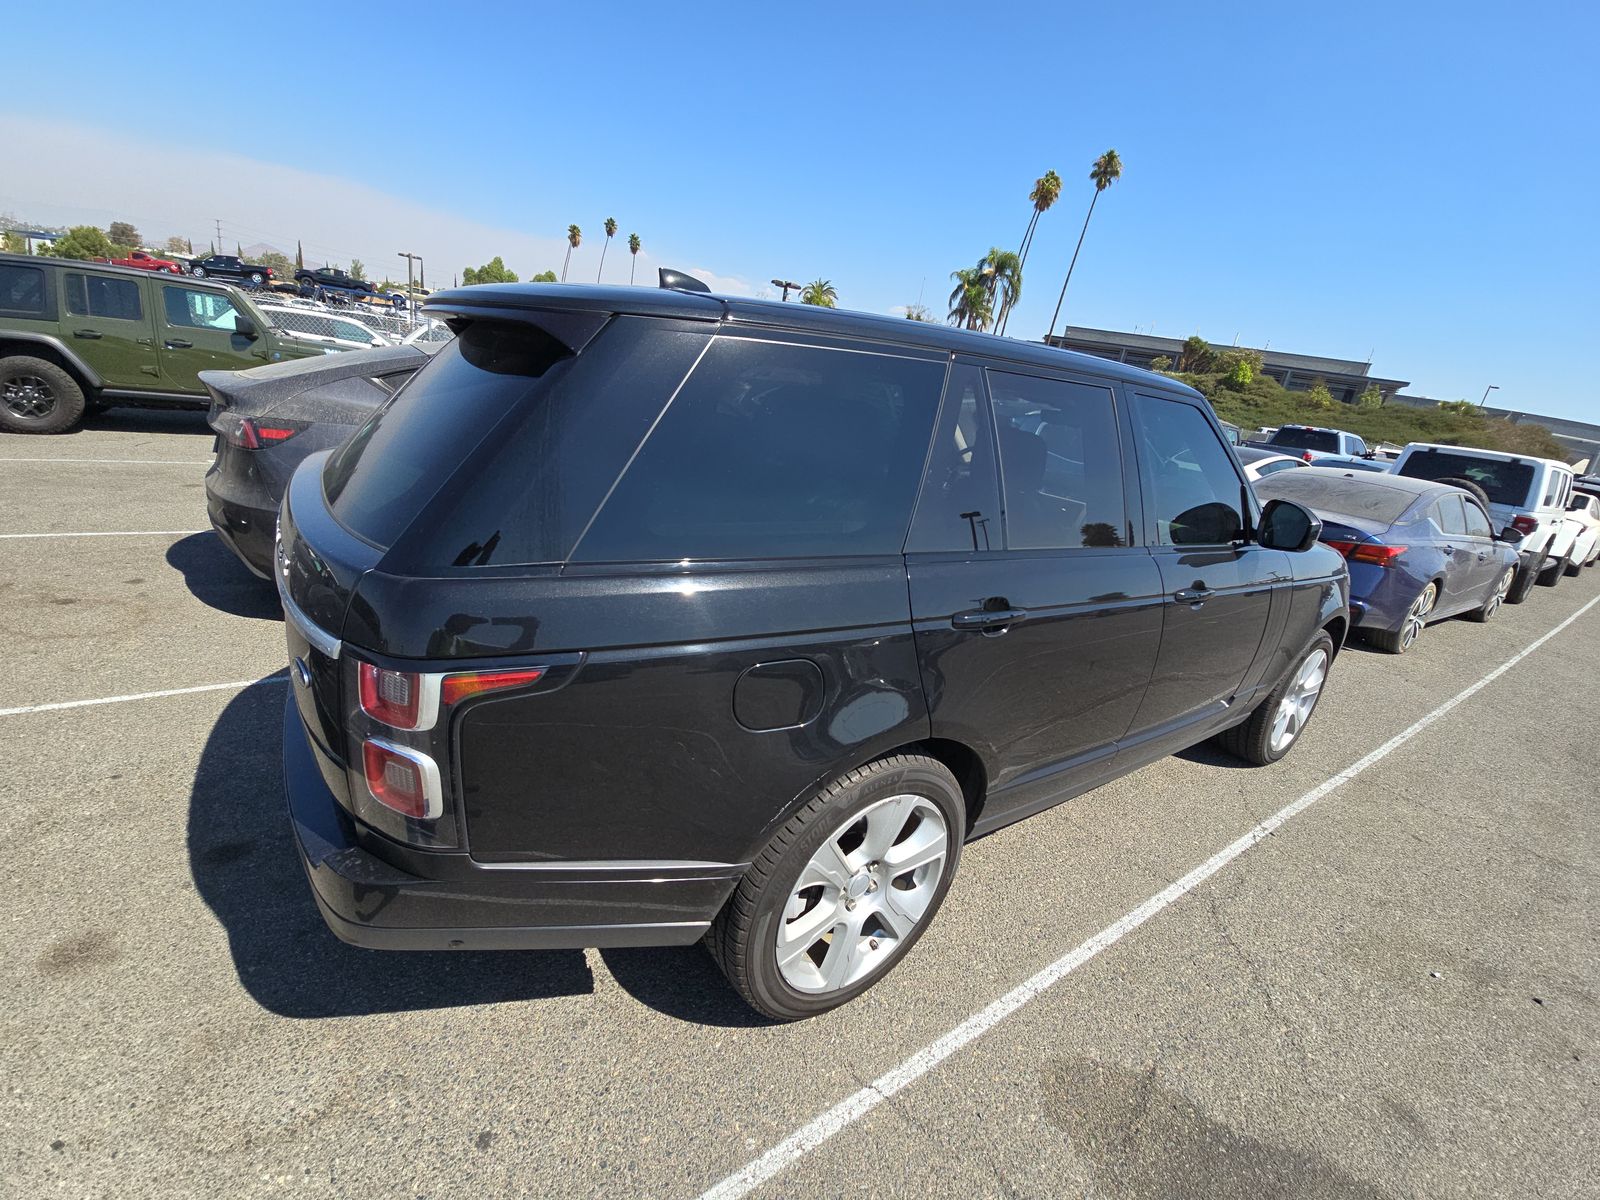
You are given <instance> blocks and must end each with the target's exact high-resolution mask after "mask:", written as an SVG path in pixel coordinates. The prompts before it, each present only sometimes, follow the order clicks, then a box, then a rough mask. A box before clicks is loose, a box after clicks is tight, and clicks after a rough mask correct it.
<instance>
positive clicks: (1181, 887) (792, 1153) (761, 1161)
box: [700, 596, 1600, 1200]
mask: <svg viewBox="0 0 1600 1200" xmlns="http://www.w3.org/2000/svg"><path fill="white" fill-rule="evenodd" d="M1596 604H1600V596H1596V597H1595V598H1594V599H1593V600H1590V601H1589V603H1587V604H1585V605H1584V606H1583V607H1582V608H1580V609H1579V610H1578V611H1577V612H1575V613H1573V614H1572V615H1571V616H1570V617H1568V618H1567V619H1566V620H1565V621H1563V622H1561V624H1559V625H1557V626H1556V627H1555V628H1554V629H1552V630H1550V631H1549V632H1548V633H1546V634H1545V635H1544V636H1543V637H1540V638H1538V639H1537V640H1535V641H1533V642H1531V643H1529V644H1528V645H1527V646H1525V647H1524V648H1523V649H1522V650H1520V651H1519V652H1518V653H1516V654H1514V655H1512V656H1511V657H1510V658H1508V659H1507V660H1506V661H1505V662H1503V663H1501V664H1500V665H1499V666H1498V667H1496V668H1495V669H1494V670H1492V671H1490V672H1489V673H1488V674H1487V675H1485V676H1484V677H1483V678H1482V679H1480V680H1478V682H1476V683H1474V684H1472V685H1471V686H1470V687H1468V688H1465V689H1463V690H1462V691H1459V692H1457V693H1456V694H1455V695H1454V696H1452V697H1451V698H1450V699H1448V700H1446V701H1445V702H1444V703H1443V704H1441V705H1439V707H1438V708H1436V709H1434V710H1433V711H1432V712H1430V713H1428V714H1427V715H1426V716H1424V717H1422V718H1420V719H1419V720H1417V721H1416V722H1415V723H1413V724H1411V725H1409V726H1407V727H1406V728H1405V729H1403V730H1401V731H1400V732H1399V733H1397V734H1395V735H1394V737H1392V738H1390V739H1389V740H1388V741H1387V742H1384V743H1383V745H1381V746H1379V747H1378V748H1377V749H1376V750H1374V751H1372V752H1371V753H1370V754H1368V755H1366V756H1365V757H1364V758H1360V759H1357V760H1356V761H1355V762H1354V763H1352V764H1351V765H1350V766H1348V767H1346V768H1345V769H1344V770H1343V771H1340V772H1339V773H1338V774H1337V775H1334V776H1332V777H1331V778H1329V779H1326V780H1324V781H1323V782H1322V783H1320V784H1318V785H1317V786H1316V787H1314V788H1312V789H1311V790H1310V791H1309V792H1307V793H1306V794H1305V795H1303V796H1301V797H1300V798H1299V799H1298V800H1296V801H1295V802H1294V803H1292V804H1290V805H1288V806H1287V807H1285V808H1282V809H1279V810H1278V811H1277V812H1276V813H1274V814H1273V815H1272V816H1270V817H1268V818H1267V819H1266V820H1265V821H1262V822H1261V824H1259V825H1257V826H1256V827H1255V828H1254V829H1251V830H1250V831H1249V832H1247V833H1246V834H1244V836H1243V837H1240V838H1239V839H1238V840H1237V841H1235V842H1233V843H1231V844H1230V845H1228V846H1226V847H1224V848H1223V849H1222V850H1219V851H1218V852H1217V853H1216V854H1214V855H1212V856H1211V857H1210V858H1208V859H1206V861H1205V862H1203V863H1201V864H1200V865H1199V866H1198V867H1196V868H1195V869H1194V870H1192V871H1190V872H1189V873H1188V874H1187V875H1185V876H1183V878H1181V879H1178V880H1176V881H1175V882H1173V883H1172V884H1170V885H1168V886H1167V887H1166V888H1164V889H1163V890H1161V891H1159V892H1157V893H1156V894H1155V895H1154V896H1151V897H1150V898H1149V899H1148V900H1146V901H1145V902H1144V903H1143V904H1141V905H1139V907H1138V908H1135V909H1134V910H1133V911H1132V912H1129V913H1127V914H1126V915H1125V916H1123V917H1122V918H1120V919H1119V920H1117V921H1114V922H1112V923H1111V924H1110V925H1107V926H1106V927H1105V928H1104V929H1102V930H1101V931H1100V932H1099V933H1097V934H1095V935H1094V936H1093V937H1091V938H1090V939H1089V940H1088V941H1086V942H1083V943H1082V944H1080V945H1078V946H1077V947H1075V948H1074V949H1072V950H1071V951H1069V952H1068V953H1067V954H1065V955H1063V956H1062V957H1061V958H1058V959H1057V960H1056V961H1055V962H1053V963H1051V964H1050V965H1049V966H1048V967H1045V968H1044V969H1043V970H1042V971H1040V972H1039V973H1038V974H1037V975H1034V976H1033V977H1032V978H1031V979H1028V980H1026V981H1025V982H1023V983H1021V984H1018V985H1017V986H1016V987H1014V988H1012V989H1011V991H1009V992H1007V993H1006V994H1005V995H1004V996H1001V997H1000V998H999V999H998V1000H996V1001H995V1002H994V1003H992V1004H990V1005H989V1006H988V1007H987V1008H985V1009H983V1010H982V1011H981V1012H978V1013H975V1014H974V1015H972V1016H970V1017H968V1018H967V1019H966V1020H965V1021H963V1022H962V1023H961V1024H959V1025H957V1026H956V1027H955V1028H954V1029H952V1030H951V1031H950V1032H949V1033H946V1034H945V1035H944V1036H943V1037H940V1038H938V1039H937V1040H936V1041H933V1042H930V1043H928V1045H926V1046H924V1047H923V1048H922V1049H921V1050H919V1051H917V1052H916V1053H915V1054H913V1055H912V1056H911V1057H910V1058H908V1059H906V1060H905V1061H904V1062H903V1063H901V1064H900V1065H899V1066H898V1067H895V1068H894V1069H893V1070H892V1071H890V1072H888V1073H887V1074H885V1075H880V1076H879V1077H878V1078H877V1079H875V1080H873V1081H872V1082H871V1083H869V1084H868V1085H867V1086H866V1087H864V1088H862V1089H861V1090H860V1091H858V1092H856V1093H855V1094H854V1095H851V1096H849V1097H847V1098H845V1099H844V1100H842V1101H840V1102H839V1103H838V1104H836V1105H834V1106H833V1107H832V1108H830V1109H829V1110H828V1111H827V1112H825V1113H823V1114H822V1115H821V1116H819V1117H817V1118H816V1119H814V1120H812V1121H810V1122H809V1123H807V1124H805V1125H803V1126H801V1127H800V1128H799V1129H797V1130H795V1132H794V1133H792V1134H790V1135H789V1136H788V1137H786V1138H785V1139H784V1140H783V1141H781V1142H779V1143H778V1144H777V1145H776V1146H774V1147H773V1148H772V1149H770V1150H768V1151H767V1152H766V1153H765V1154H763V1155H761V1156H760V1157H759V1158H757V1159H754V1160H753V1161H751V1162H750V1163H748V1164H746V1165H745V1166H744V1167H742V1168H740V1169H739V1170H738V1171H735V1172H734V1173H733V1174H732V1175H729V1176H728V1177H727V1178H726V1179H724V1180H723V1181H722V1182H721V1183H718V1184H716V1185H715V1186H713V1187H711V1188H710V1189H708V1190H707V1191H705V1192H703V1193H701V1196H700V1200H738V1198H739V1197H742V1196H747V1195H749V1194H750V1193H751V1192H752V1191H754V1190H755V1189H756V1188H758V1187H760V1186H761V1185H762V1184H763V1183H765V1182H766V1181H767V1180H769V1179H771V1178H773V1177H774V1176H776V1175H778V1174H779V1173H780V1172H782V1171H783V1170H785V1169H786V1168H787V1167H789V1166H790V1165H791V1164H792V1163H794V1162H796V1161H798V1160H799V1159H800V1158H802V1157H804V1156H805V1155H806V1154H808V1153H810V1152H811V1151H812V1150H815V1149H816V1148H817V1147H818V1146H820V1145H822V1143H823V1142H826V1141H827V1140H828V1139H829V1138H831V1137H833V1136H834V1134H836V1133H839V1132H841V1131H843V1130H844V1129H846V1128H848V1127H849V1126H850V1125H851V1124H852V1123H853V1122H855V1121H858V1120H860V1119H861V1118H862V1117H863V1116H865V1115H866V1114H867V1113H869V1112H871V1111H872V1110H873V1109H874V1108H876V1107H877V1106H878V1105H880V1104H882V1103H883V1102H884V1101H885V1100H887V1099H888V1098H889V1097H890V1096H893V1095H894V1094H895V1093H896V1092H898V1091H900V1090H902V1089H903V1088H906V1087H908V1086H910V1085H911V1084H913V1083H915V1082H916V1081H917V1080H918V1079H920V1078H922V1076H924V1075H926V1074H927V1073H928V1072H929V1071H931V1070H933V1068H934V1067H936V1066H938V1065H939V1064H940V1063H942V1062H943V1061H944V1060H945V1059H947V1058H949V1057H950V1056H951V1055H952V1054H954V1053H955V1052H956V1051H958V1050H960V1049H961V1048H962V1047H964V1046H966V1045H968V1044H970V1043H971V1042H974V1041H976V1040H977V1039H978V1038H980V1037H982V1036H983V1035H984V1034H986V1033H988V1032H989V1031H990V1030H991V1029H993V1028H994V1027H995V1026H996V1025H998V1024H1000V1022H1001V1021H1004V1020H1005V1019H1006V1018H1007V1017H1009V1016H1010V1015H1011V1014H1012V1013H1014V1012H1016V1011H1017V1010H1018V1009H1019V1008H1021V1007H1022V1006H1023V1005H1024V1004H1026V1003H1028V1001H1030V1000H1033V999H1035V998H1036V997H1037V996H1039V995H1041V994H1042V993H1043V992H1045V991H1046V990H1047V989H1049V988H1050V987H1051V986H1052V985H1053V984H1056V983H1058V982H1060V981H1061V980H1062V979H1064V978H1066V977H1067V976H1068V975H1069V974H1071V973H1072V972H1073V971H1075V970H1077V969H1078V968H1079V967H1081V966H1082V965H1083V964H1084V963H1086V962H1088V961H1089V960H1090V959H1091V958H1093V957H1094V956H1095V955H1097V954H1099V953H1100V952H1101V951H1102V950H1104V949H1106V948H1107V947H1109V946H1114V945H1115V944H1116V943H1117V942H1119V941H1121V940H1122V939H1123V938H1124V937H1126V936H1127V935H1128V934H1130V933H1132V932H1133V931H1134V930H1135V929H1137V928H1139V926H1141V925H1143V924H1144V923H1145V922H1146V921H1148V920H1149V919H1150V918H1151V917H1153V916H1155V915H1156V914H1157V913H1159V912H1160V911H1161V910H1162V909H1164V908H1166V907H1167V906H1168V905H1171V904H1173V903H1175V902H1177V901H1178V900H1179V899H1181V898H1182V897H1183V896H1184V895H1185V894H1187V893H1188V892H1191V891H1193V890H1194V889H1195V888H1197V887H1199V886H1200V885H1201V884H1202V883H1204V882H1205V881H1206V880H1208V879H1210V878H1211V877H1212V876H1213V875H1215V874H1216V873H1217V872H1218V871H1220V870H1222V868H1223V867H1225V866H1227V865H1228V864H1229V863H1231V862H1232V861H1233V860H1234V859H1236V858H1238V857H1239V856H1240V855H1241V854H1243V853H1244V852H1245V851H1246V850H1248V849H1250V847H1252V846H1254V845H1255V844H1256V843H1257V842H1259V841H1261V839H1262V838H1265V837H1267V836H1269V835H1270V834H1272V833H1273V832H1274V831H1276V830H1277V829H1278V827H1279V826H1281V825H1283V824H1284V823H1285V822H1286V821H1288V820H1289V819H1290V818H1292V817H1295V816H1298V815H1299V814H1300V813H1302V812H1304V811H1305V810H1306V809H1308V808H1310V807H1311V806H1312V805H1313V804H1315V803H1316V802H1317V801H1318V800H1321V799H1322V798H1323V797H1324V796H1326V795H1328V794H1329V793H1330V792H1332V791H1335V790H1336V789H1338V788H1340V787H1343V786H1344V785H1345V784H1347V783H1349V782H1350V781H1351V780H1352V779H1354V778H1355V777H1356V776H1357V775H1360V774H1361V773H1362V772H1363V771H1365V770H1367V768H1369V767H1371V766H1373V765H1374V764H1376V763H1378V762H1381V761H1382V760H1383V759H1385V758H1387V757H1388V756H1389V755H1391V754H1393V753H1394V752H1395V751H1396V750H1398V749H1399V748H1400V747H1401V746H1404V745H1405V744H1406V743H1407V742H1409V741H1410V740H1411V739H1412V738H1414V737H1416V736H1417V734H1419V733H1421V732H1422V731H1423V730H1424V729H1426V728H1427V727H1428V726H1430V725H1432V724H1433V723H1434V722H1435V721H1437V720H1438V719H1439V718H1440V717H1443V716H1444V715H1445V714H1447V713H1449V712H1450V711H1451V710H1453V709H1454V708H1456V706H1458V705H1460V704H1461V703H1463V702H1464V701H1466V700H1468V699H1470V698H1471V697H1473V696H1475V695H1477V694H1478V693H1479V692H1480V691H1482V690H1483V689H1484V688H1486V687H1488V686H1489V685H1490V684H1491V683H1493V682H1494V681H1495V680H1496V679H1499V678H1500V676H1502V675H1504V674H1505V673H1506V672H1507V671H1509V670H1511V668H1512V667H1514V666H1516V665H1517V664H1518V663H1519V662H1521V661H1522V660H1523V659H1525V658H1527V657H1528V655H1530V654H1532V653H1533V652H1534V651H1535V650H1537V649H1538V648H1539V647H1540V646H1543V645H1544V644H1545V643H1546V642H1548V641H1549V640H1550V639H1551V638H1553V637H1555V636H1556V634H1558V633H1560V632H1561V631H1562V630H1563V629H1566V628H1567V627H1568V626H1569V625H1571V624H1572V623H1573V622H1574V621H1576V620H1577V619H1578V618H1579V617H1581V616H1583V615H1584V614H1585V613H1586V612H1588V611H1589V610H1590V609H1591V608H1593V607H1594V606H1595V605H1596Z"/></svg>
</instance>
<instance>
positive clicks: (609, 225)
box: [594, 217, 617, 283]
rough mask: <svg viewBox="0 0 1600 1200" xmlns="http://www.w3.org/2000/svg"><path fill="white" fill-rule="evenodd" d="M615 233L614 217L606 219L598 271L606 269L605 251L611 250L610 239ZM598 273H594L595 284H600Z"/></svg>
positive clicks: (615, 223) (615, 220) (615, 221)
mask: <svg viewBox="0 0 1600 1200" xmlns="http://www.w3.org/2000/svg"><path fill="white" fill-rule="evenodd" d="M616 232H617V219H616V218H615V217H607V218H606V240H605V244H604V245H602V246H601V247H600V271H604V270H605V269H606V251H607V250H609V249H610V248H611V239H612V238H613V237H615V236H616ZM600 271H596V272H595V273H594V281H595V282H596V283H599V282H600Z"/></svg>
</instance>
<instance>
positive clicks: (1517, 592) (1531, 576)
mask: <svg viewBox="0 0 1600 1200" xmlns="http://www.w3.org/2000/svg"><path fill="white" fill-rule="evenodd" d="M1542 570H1544V555H1543V554H1541V555H1539V558H1538V561H1537V562H1535V563H1534V564H1533V566H1531V567H1530V566H1527V565H1525V564H1521V563H1519V564H1518V565H1517V577H1516V579H1514V580H1512V582H1511V590H1510V591H1509V592H1507V593H1506V603H1507V604H1521V603H1522V602H1523V601H1524V600H1526V599H1527V598H1528V593H1529V592H1531V591H1533V585H1534V582H1535V581H1536V580H1537V579H1538V578H1539V572H1540V571H1542Z"/></svg>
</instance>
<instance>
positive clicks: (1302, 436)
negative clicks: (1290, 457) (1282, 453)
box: [1268, 426, 1339, 454]
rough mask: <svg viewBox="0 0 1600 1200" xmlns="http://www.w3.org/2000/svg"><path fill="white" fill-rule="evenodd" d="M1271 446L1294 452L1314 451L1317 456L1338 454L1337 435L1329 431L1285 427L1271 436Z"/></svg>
mask: <svg viewBox="0 0 1600 1200" xmlns="http://www.w3.org/2000/svg"><path fill="white" fill-rule="evenodd" d="M1268 445H1271V446H1289V447H1291V448H1292V449H1295V450H1314V451H1315V452H1316V453H1318V454H1338V453H1339V435H1338V434H1337V433H1334V432H1333V431H1332V430H1331V429H1300V428H1295V427H1293V426H1287V427H1285V428H1283V429H1280V430H1278V432H1277V433H1275V434H1273V435H1272V441H1271V442H1269V443H1268Z"/></svg>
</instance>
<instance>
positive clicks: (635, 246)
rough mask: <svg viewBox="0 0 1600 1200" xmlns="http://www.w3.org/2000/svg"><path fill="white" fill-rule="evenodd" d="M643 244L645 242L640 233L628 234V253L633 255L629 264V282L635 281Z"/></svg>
mask: <svg viewBox="0 0 1600 1200" xmlns="http://www.w3.org/2000/svg"><path fill="white" fill-rule="evenodd" d="M643 244H644V243H643V242H641V241H640V240H639V235H638V234H637V233H630V234H629V235H628V253H629V254H631V255H632V256H633V258H632V259H631V260H630V262H629V264H628V282H629V283H632V282H633V273H634V271H636V270H637V269H638V267H639V247H640V246H642V245H643Z"/></svg>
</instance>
